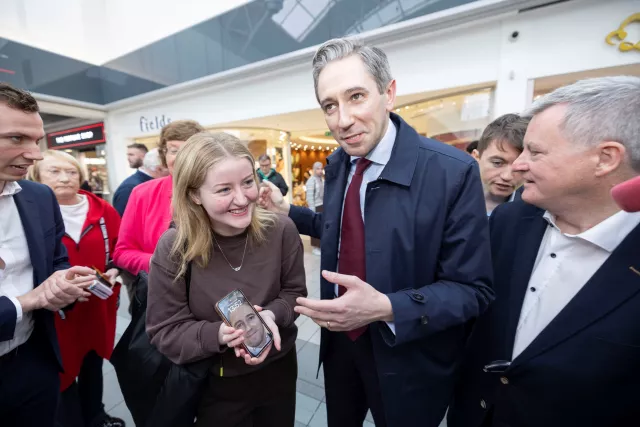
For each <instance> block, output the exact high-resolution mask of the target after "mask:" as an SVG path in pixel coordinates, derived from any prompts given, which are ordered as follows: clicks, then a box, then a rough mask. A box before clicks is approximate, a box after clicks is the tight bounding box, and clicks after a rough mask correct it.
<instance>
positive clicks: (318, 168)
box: [307, 162, 324, 255]
mask: <svg viewBox="0 0 640 427" xmlns="http://www.w3.org/2000/svg"><path fill="white" fill-rule="evenodd" d="M323 173H324V166H323V165H322V162H315V163H314V164H313V169H312V172H311V176H310V177H309V179H308V180H307V206H309V209H311V210H312V211H313V212H322V199H323V198H324V179H323ZM311 246H312V247H313V253H314V254H315V255H320V239H317V238H315V237H312V238H311Z"/></svg>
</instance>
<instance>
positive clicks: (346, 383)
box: [322, 330, 387, 427]
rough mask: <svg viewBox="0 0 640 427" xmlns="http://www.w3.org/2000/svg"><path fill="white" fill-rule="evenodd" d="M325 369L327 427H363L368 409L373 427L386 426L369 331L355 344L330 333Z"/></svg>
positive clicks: (344, 335) (344, 337) (340, 333)
mask: <svg viewBox="0 0 640 427" xmlns="http://www.w3.org/2000/svg"><path fill="white" fill-rule="evenodd" d="M328 337H329V342H328V348H327V353H326V355H325V357H324V360H323V362H322V364H323V366H324V386H325V393H326V396H327V422H328V426H329V427H362V424H363V422H364V420H365V418H366V416H367V410H369V409H370V410H371V414H372V415H373V420H374V421H375V424H376V427H385V426H386V425H387V423H386V421H385V416H384V408H383V405H382V394H381V393H380V384H379V381H378V373H377V370H376V365H375V360H374V358H373V348H372V346H371V336H370V334H369V330H367V331H366V332H365V333H364V334H362V335H361V336H360V337H359V338H358V339H357V340H356V341H351V339H350V338H349V337H348V336H347V335H346V334H345V333H343V332H329V334H328Z"/></svg>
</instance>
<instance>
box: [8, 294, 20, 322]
mask: <svg viewBox="0 0 640 427" xmlns="http://www.w3.org/2000/svg"><path fill="white" fill-rule="evenodd" d="M7 298H9V299H10V300H11V302H12V303H13V305H15V306H16V314H17V316H16V323H20V321H21V320H22V304H20V301H18V298H16V297H7Z"/></svg>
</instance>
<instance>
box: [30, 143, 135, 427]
mask: <svg viewBox="0 0 640 427" xmlns="http://www.w3.org/2000/svg"><path fill="white" fill-rule="evenodd" d="M32 178H33V180H35V181H38V182H41V183H43V184H46V185H47V186H49V187H51V189H52V190H53V192H54V193H55V195H56V198H57V200H58V203H59V204H60V211H61V213H62V218H63V220H64V225H65V232H66V233H65V236H64V238H63V239H62V242H63V243H64V245H65V247H66V248H67V252H68V253H69V262H70V264H71V265H72V266H73V265H82V266H88V267H94V268H97V269H98V270H100V271H101V272H105V275H106V276H107V277H108V278H109V280H110V281H111V283H112V284H114V285H115V286H114V287H113V295H111V296H110V297H109V298H107V299H106V300H102V299H100V298H98V297H96V296H94V295H92V296H91V297H89V299H88V300H87V301H84V302H78V303H76V304H75V305H74V306H73V308H71V309H70V310H67V311H65V312H64V313H63V315H62V316H56V330H57V333H58V341H59V343H60V352H61V355H62V363H63V367H64V373H62V374H60V383H61V391H62V392H63V393H62V397H63V398H62V407H61V412H63V414H62V417H63V418H64V421H63V424H64V427H75V426H76V425H77V426H84V427H94V426H95V427H97V426H100V427H102V426H104V427H123V426H124V425H125V423H124V421H122V420H120V419H117V418H113V417H110V416H108V415H107V414H106V413H105V411H104V405H103V404H102V394H103V382H102V363H103V360H104V359H109V358H110V357H111V352H112V350H113V346H114V340H115V333H116V315H117V309H118V308H117V302H118V296H119V292H120V285H119V284H116V282H115V279H116V276H117V275H118V270H116V269H113V268H112V269H110V268H109V264H110V263H111V255H112V254H113V250H114V248H115V244H116V239H117V236H118V231H119V228H120V216H119V215H118V213H117V211H116V210H115V209H114V208H113V207H112V206H111V205H109V204H108V203H107V202H105V201H104V200H102V199H100V198H99V197H97V196H95V195H93V194H91V193H89V192H86V191H83V190H80V184H81V182H82V181H83V177H82V169H81V167H80V164H79V163H78V161H77V160H76V159H75V158H74V157H73V156H71V155H69V154H67V153H64V152H62V151H52V150H50V151H46V152H45V153H44V159H43V160H41V161H39V162H36V164H35V165H34V167H33V170H32ZM63 317H64V318H63ZM76 378H77V382H76ZM78 407H79V409H78ZM80 414H81V415H80Z"/></svg>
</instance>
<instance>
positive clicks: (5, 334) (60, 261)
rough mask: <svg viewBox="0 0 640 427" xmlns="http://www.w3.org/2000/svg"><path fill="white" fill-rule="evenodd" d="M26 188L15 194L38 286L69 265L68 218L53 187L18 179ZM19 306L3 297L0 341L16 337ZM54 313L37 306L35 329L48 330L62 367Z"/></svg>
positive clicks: (0, 305) (47, 335)
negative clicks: (65, 220) (64, 237)
mask: <svg viewBox="0 0 640 427" xmlns="http://www.w3.org/2000/svg"><path fill="white" fill-rule="evenodd" d="M18 184H20V187H22V191H20V192H19V193H18V194H16V195H15V196H13V198H14V200H15V202H16V206H17V207H18V212H19V214H20V219H21V220H22V227H23V229H24V234H25V236H26V238H27V245H28V246H29V256H30V257H31V265H32V266H33V286H34V287H37V286H39V285H40V284H41V283H42V282H44V281H45V280H46V279H47V278H48V277H49V276H51V275H52V274H53V272H55V271H57V270H64V269H67V268H69V267H70V266H69V262H68V258H67V250H66V249H65V247H64V245H63V244H62V237H63V236H64V222H63V221H62V215H61V214H60V207H59V206H58V202H57V201H56V197H55V196H54V194H53V192H52V191H51V189H50V188H49V187H47V186H45V185H42V184H37V183H34V182H30V181H18ZM16 316H17V313H16V308H15V306H14V305H13V303H12V302H11V301H10V300H9V299H8V298H7V297H0V341H7V340H10V339H13V334H14V332H15V328H16ZM53 316H54V313H52V312H51V311H49V310H44V309H42V310H36V311H35V312H34V313H33V318H34V324H35V330H34V333H35V332H36V330H38V332H42V333H44V334H45V336H46V337H47V339H48V340H49V342H50V343H51V350H52V351H53V353H52V356H55V357H56V358H57V361H58V363H59V365H60V368H62V362H61V359H60V351H59V349H58V339H57V337H56V330H55V325H54V321H53Z"/></svg>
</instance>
